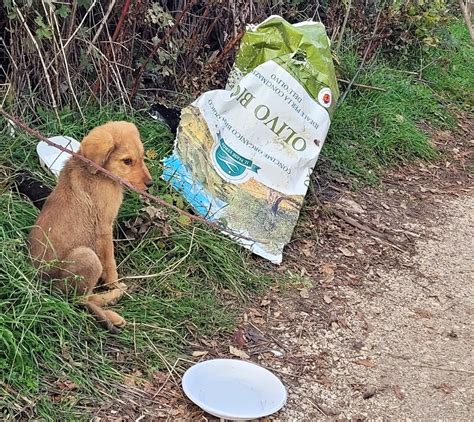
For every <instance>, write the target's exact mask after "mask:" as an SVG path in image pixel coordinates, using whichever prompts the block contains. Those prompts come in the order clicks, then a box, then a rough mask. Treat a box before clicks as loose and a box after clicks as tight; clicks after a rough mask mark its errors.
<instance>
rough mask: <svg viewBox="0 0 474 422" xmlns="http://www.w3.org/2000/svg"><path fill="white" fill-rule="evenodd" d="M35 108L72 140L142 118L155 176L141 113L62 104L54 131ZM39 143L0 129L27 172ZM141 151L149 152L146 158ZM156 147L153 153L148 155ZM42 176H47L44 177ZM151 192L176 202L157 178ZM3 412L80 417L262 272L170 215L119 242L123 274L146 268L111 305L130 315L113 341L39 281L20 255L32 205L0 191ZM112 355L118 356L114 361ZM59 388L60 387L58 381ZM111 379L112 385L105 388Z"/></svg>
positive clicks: (216, 318) (150, 137)
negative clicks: (78, 109)
mask: <svg viewBox="0 0 474 422" xmlns="http://www.w3.org/2000/svg"><path fill="white" fill-rule="evenodd" d="M40 113H42V115H41V118H42V124H38V123H36V125H35V126H37V127H38V129H39V130H40V131H42V132H43V133H45V134H48V135H52V134H57V133H64V134H67V135H70V136H73V137H75V138H77V139H80V138H81V136H82V135H83V134H84V133H85V132H86V131H87V130H88V129H90V128H92V127H94V126H96V125H98V124H100V123H103V122H105V121H107V120H109V119H121V118H127V119H128V120H133V121H135V123H136V124H137V125H138V126H139V128H140V131H141V134H142V137H143V139H144V143H145V149H146V150H147V151H151V150H153V151H154V152H155V153H156V157H155V158H153V159H148V166H149V168H150V170H151V173H152V174H153V175H154V178H155V180H157V181H158V180H159V175H160V173H161V168H160V167H161V164H160V159H161V158H162V157H163V156H164V155H166V154H167V153H168V152H169V151H170V148H171V145H172V143H171V137H170V134H169V133H168V131H167V130H166V128H165V127H163V126H162V125H160V124H159V123H157V122H155V121H154V120H152V119H151V118H149V117H148V116H146V115H145V114H142V113H136V114H135V115H134V116H130V115H126V114H124V113H122V112H120V111H118V112H117V111H110V110H108V111H107V110H102V111H97V110H87V126H84V125H83V124H82V123H81V120H80V119H78V118H77V117H78V116H77V115H75V113H74V112H72V111H69V110H64V111H63V112H62V114H61V122H62V127H61V128H60V127H58V125H57V122H56V121H55V119H54V118H52V116H50V115H49V114H48V113H44V112H42V111H41V110H40ZM35 145H36V140H34V139H31V138H29V137H27V136H24V135H23V134H18V135H17V136H16V137H14V138H11V137H10V136H9V135H7V134H6V133H3V134H2V135H1V136H0V151H2V153H1V154H2V155H1V157H0V163H8V166H9V170H10V171H14V170H15V169H22V168H28V169H32V170H33V171H35V172H36V173H37V174H38V176H39V175H43V176H42V177H44V173H43V172H41V170H40V168H39V165H38V163H37V158H36V155H35ZM149 155H150V154H149ZM154 155H155V154H151V156H153V157H154ZM44 179H45V182H46V183H50V184H53V180H51V179H50V178H48V177H44ZM155 193H157V194H160V195H162V196H164V197H167V198H169V200H170V201H171V200H173V201H175V202H177V203H179V199H178V198H177V197H176V196H175V195H173V194H171V193H170V191H169V190H168V187H167V186H166V184H165V183H163V182H158V183H157V186H156V187H155ZM143 206H144V204H143V203H142V202H141V201H140V200H138V198H137V197H136V196H135V195H131V194H128V195H127V196H126V200H125V203H124V206H123V208H122V210H121V213H120V217H119V221H120V222H123V221H125V220H127V219H132V220H133V217H136V216H137V215H138V214H139V212H140V209H141V208H142V207H143ZM0 210H1V211H0V242H1V247H0V254H1V255H0V256H1V260H2V267H1V269H0V345H1V346H0V380H2V381H0V412H3V413H0V419H2V420H3V419H6V418H7V417H10V418H14V419H17V418H20V417H23V418H30V417H31V416H32V415H36V416H39V417H41V418H42V419H45V420H71V419H74V420H76V419H81V418H85V416H84V410H83V409H84V407H87V406H88V404H89V403H94V402H97V400H98V396H99V392H100V391H101V390H103V391H106V392H108V393H110V394H114V388H115V387H116V386H118V385H119V384H120V383H121V382H122V378H123V374H126V373H129V372H131V371H133V370H140V371H141V372H142V373H143V374H144V376H145V377H146V376H147V374H150V373H153V371H155V370H159V369H163V368H165V367H166V365H167V364H168V363H167V362H168V361H169V362H171V363H173V362H174V360H175V359H176V358H177V356H179V354H180V352H181V351H182V350H183V347H184V346H185V342H186V339H189V337H190V336H194V335H196V336H200V335H205V334H207V335H210V334H216V333H217V332H227V331H229V330H230V329H231V327H232V321H233V318H232V317H233V314H232V311H230V310H228V309H226V307H225V305H224V303H223V302H222V301H221V299H220V297H221V296H219V294H217V292H221V291H223V290H225V291H227V292H228V294H227V296H228V297H233V298H234V300H235V301H236V302H238V301H240V300H242V298H243V297H244V296H245V295H246V293H247V292H248V291H255V290H257V289H258V288H260V287H262V286H263V285H264V284H265V282H266V277H265V276H263V275H262V274H259V273H258V272H257V271H254V270H252V269H251V268H250V265H249V264H248V263H247V260H246V259H245V257H246V252H244V251H242V249H241V248H239V247H237V246H236V245H234V244H233V243H231V242H230V241H229V240H227V239H226V238H224V237H223V236H221V235H219V234H217V233H213V232H209V231H208V230H205V229H203V228H200V227H192V226H190V225H187V224H186V222H183V223H180V222H179V221H178V220H177V219H174V218H171V221H170V224H171V227H172V230H173V231H172V233H171V234H164V233H163V230H162V229H161V228H160V227H150V228H149V230H148V231H147V233H146V234H145V235H144V236H143V237H142V238H140V239H137V240H125V239H121V240H120V241H119V242H117V247H116V258H117V262H118V265H119V273H120V274H121V276H129V275H131V276H139V275H150V274H155V276H153V277H149V278H144V279H131V280H128V281H127V283H128V284H129V285H131V286H132V288H131V290H132V294H131V295H130V296H128V297H126V298H124V299H123V300H122V301H121V303H120V304H119V305H118V306H116V307H115V309H116V310H117V311H118V312H120V313H121V314H122V315H123V316H124V317H125V318H126V319H127V320H128V322H129V328H128V329H126V330H124V331H123V332H122V334H120V335H119V336H117V337H115V338H114V337H111V336H109V335H108V334H107V333H106V332H104V331H102V330H100V329H98V328H97V327H96V325H95V323H94V322H93V321H92V318H91V317H89V316H88V315H87V314H86V313H85V312H83V311H82V310H81V309H79V308H78V307H76V306H75V304H74V303H68V302H65V301H64V300H62V299H61V298H60V297H56V296H55V295H54V294H51V292H50V291H49V288H48V286H47V285H45V284H43V283H41V282H40V280H39V278H38V277H37V274H36V271H35V270H34V268H32V266H31V265H30V264H29V262H28V260H27V259H26V256H27V248H26V237H27V233H28V230H29V228H30V227H31V225H32V224H33V223H34V220H35V217H36V215H37V210H36V209H35V208H34V207H33V206H32V205H31V204H30V203H29V202H28V201H26V200H23V199H22V198H20V197H19V195H17V194H16V193H15V192H9V191H7V190H4V191H3V192H0ZM117 355H120V359H117ZM65 385H66V387H65ZM114 386H115V387H114Z"/></svg>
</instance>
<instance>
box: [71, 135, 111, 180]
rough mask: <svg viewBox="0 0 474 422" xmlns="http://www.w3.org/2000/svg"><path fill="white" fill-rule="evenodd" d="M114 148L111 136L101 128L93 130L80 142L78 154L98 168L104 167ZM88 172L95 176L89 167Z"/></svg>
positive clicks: (94, 171)
mask: <svg viewBox="0 0 474 422" xmlns="http://www.w3.org/2000/svg"><path fill="white" fill-rule="evenodd" d="M114 148H115V143H114V138H113V136H112V134H111V133H110V132H109V131H108V130H107V129H105V128H103V127H97V128H95V129H93V130H92V131H91V132H90V133H89V134H88V135H87V136H86V137H85V138H84V139H83V140H82V142H81V148H80V150H79V152H80V154H81V155H82V156H84V157H86V158H88V159H89V160H91V161H93V162H94V163H96V164H98V165H99V166H102V167H103V166H104V164H105V163H106V162H107V160H108V159H109V157H110V154H111V153H112V151H113V150H114ZM89 171H90V172H91V173H92V174H96V173H97V170H96V169H95V168H93V167H92V166H89Z"/></svg>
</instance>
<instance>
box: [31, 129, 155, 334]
mask: <svg viewBox="0 0 474 422" xmlns="http://www.w3.org/2000/svg"><path fill="white" fill-rule="evenodd" d="M79 153H80V154H81V155H83V156H84V157H86V158H88V159H90V160H92V161H94V162H95V163H97V164H99V165H100V166H103V167H104V168H106V169H107V170H109V171H110V172H112V173H114V174H116V175H117V176H120V177H123V178H124V179H126V180H128V181H129V182H130V183H131V184H132V185H133V186H135V187H137V188H138V189H145V188H146V187H147V186H150V185H151V184H152V179H151V176H150V173H149V171H148V169H147V168H146V166H145V163H144V161H143V154H144V151H143V145H142V143H141V141H140V135H139V133H138V129H137V128H136V126H135V125H133V124H132V123H127V122H109V123H107V124H105V125H103V126H99V127H97V128H95V129H93V130H92V131H91V132H90V133H89V134H88V135H87V136H86V137H85V138H84V139H83V140H82V142H81V148H80V151H79ZM122 199H123V192H122V186H121V185H120V184H119V183H117V182H115V181H114V180H111V179H110V178H108V177H107V176H105V175H104V174H102V173H100V172H97V170H96V169H94V168H92V167H91V166H89V165H87V164H85V163H84V162H82V161H80V160H79V159H78V158H74V157H71V158H70V159H69V160H68V161H67V163H66V165H65V166H64V168H63V169H62V171H61V173H60V175H59V180H58V184H57V186H56V188H55V189H54V190H53V192H52V193H51V195H50V196H49V198H48V199H47V201H46V203H45V205H44V207H43V209H42V210H41V213H40V215H39V216H38V219H37V220H36V224H35V227H34V228H33V229H32V230H31V232H30V236H29V242H30V253H31V256H32V259H33V263H34V265H35V266H36V267H40V270H41V273H42V275H43V276H46V277H47V278H49V279H60V281H57V282H55V287H57V288H59V289H60V290H61V291H63V292H64V293H65V294H68V293H70V292H75V293H76V294H77V295H79V296H82V302H83V303H84V305H85V306H86V307H87V309H89V311H90V312H92V313H93V314H94V315H95V317H96V318H97V320H98V321H99V322H101V323H103V324H104V325H105V326H106V327H107V328H108V329H109V330H110V331H112V332H114V333H116V332H118V331H119V330H118V329H117V328H116V327H123V326H124V325H125V320H124V319H123V318H122V317H121V316H120V315H118V314H117V313H115V312H113V311H111V310H104V309H102V307H103V306H106V305H110V304H114V303H116V302H117V301H118V300H119V299H120V297H121V296H122V295H123V293H124V291H125V285H124V284H123V283H118V281H117V280H118V275H117V268H116V264H115V258H114V246H113V242H112V228H113V223H114V220H115V218H116V217H117V213H118V210H119V208H120V205H121V203H122ZM99 279H101V281H103V282H104V284H105V285H106V286H107V287H108V288H109V289H111V290H110V291H109V292H106V293H102V294H92V291H93V289H94V287H95V286H96V285H97V282H98V280H99Z"/></svg>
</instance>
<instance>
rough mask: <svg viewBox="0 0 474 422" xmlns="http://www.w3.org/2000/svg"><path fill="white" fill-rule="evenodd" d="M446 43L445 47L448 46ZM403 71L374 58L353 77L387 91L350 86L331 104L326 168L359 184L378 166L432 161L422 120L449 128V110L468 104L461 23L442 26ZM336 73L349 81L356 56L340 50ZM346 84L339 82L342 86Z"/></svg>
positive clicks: (472, 78)
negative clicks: (435, 42)
mask: <svg viewBox="0 0 474 422" xmlns="http://www.w3.org/2000/svg"><path fill="white" fill-rule="evenodd" d="M448 45H449V47H448ZM416 58H417V60H416V61H415V60H412V61H411V62H410V66H409V69H408V70H409V71H410V70H411V71H414V70H416V71H419V69H420V68H423V66H426V67H425V68H424V70H423V72H422V74H421V77H422V79H423V81H421V82H420V81H419V80H418V79H419V76H418V75H413V74H411V73H407V69H406V67H405V68H399V67H397V64H396V63H388V62H385V61H383V60H378V61H376V62H375V63H372V64H370V65H368V66H367V67H365V68H364V70H363V71H362V72H361V73H360V75H359V77H358V78H357V82H358V83H361V84H366V85H369V86H374V87H378V88H382V89H384V90H385V92H381V91H378V90H369V89H357V88H355V89H352V90H351V91H350V92H349V94H348V96H347V97H346V99H345V101H344V102H343V103H342V105H341V106H340V107H339V108H338V109H337V112H336V113H335V117H334V120H333V122H332V125H331V130H330V134H329V136H328V139H327V140H326V144H325V148H324V149H323V151H322V158H323V160H327V161H329V163H330V165H331V168H332V170H335V171H338V172H340V173H342V174H345V175H349V176H351V178H353V179H354V180H355V181H359V182H361V183H377V181H378V174H379V172H380V170H381V169H383V168H385V167H387V166H390V165H394V164H399V163H403V162H405V161H410V160H415V159H434V158H436V157H437V155H438V152H437V151H436V149H435V148H434V146H433V145H432V144H431V143H430V140H429V135H428V134H427V133H425V132H423V130H422V129H421V127H420V126H419V124H420V122H422V121H424V122H427V123H429V124H430V125H431V126H432V127H434V128H439V129H447V128H452V127H453V126H454V124H455V118H454V117H453V109H458V110H459V109H467V110H469V109H470V110H472V108H473V105H474V93H473V89H472V87H473V86H474V48H473V47H472V44H471V43H470V39H469V35H468V33H467V30H466V29H465V28H464V27H463V24H462V23H458V22H455V23H454V24H453V25H452V26H450V27H449V29H448V30H447V34H445V37H444V38H443V41H442V44H441V45H440V46H439V47H438V48H436V49H430V50H427V51H426V52H425V51H423V52H422V53H420V54H419V55H417V56H416ZM340 59H341V65H340V69H339V70H340V73H341V74H342V76H343V77H344V78H345V79H348V80H350V79H351V78H352V77H353V75H354V74H355V72H356V70H357V68H358V66H359V60H358V58H357V56H355V55H354V53H353V51H352V50H351V49H347V50H345V51H342V53H341V58H340ZM341 88H342V89H345V86H341Z"/></svg>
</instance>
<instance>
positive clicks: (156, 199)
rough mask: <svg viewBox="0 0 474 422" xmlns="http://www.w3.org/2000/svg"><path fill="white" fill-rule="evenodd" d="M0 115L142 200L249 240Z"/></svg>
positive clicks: (11, 117) (12, 117)
mask: <svg viewBox="0 0 474 422" xmlns="http://www.w3.org/2000/svg"><path fill="white" fill-rule="evenodd" d="M0 114H3V116H4V117H5V118H7V119H8V120H10V121H11V122H12V123H14V124H15V125H17V126H18V127H19V128H21V129H23V130H24V131H25V132H27V133H29V134H30V135H32V136H34V137H35V138H37V139H39V140H41V141H43V142H46V143H47V144H48V145H50V146H52V147H54V148H57V149H58V150H60V151H62V152H65V153H67V154H70V155H72V156H73V157H75V158H77V159H78V160H80V161H82V162H84V163H86V164H88V165H89V166H91V167H93V168H94V169H96V170H98V171H99V172H100V173H102V174H104V175H105V176H107V177H108V178H109V179H112V180H115V181H116V182H117V183H120V184H121V185H122V186H125V187H127V188H128V189H129V190H131V191H133V192H136V193H138V194H139V195H140V196H142V197H143V198H146V199H148V200H150V201H152V202H155V203H157V204H158V205H160V206H162V207H165V208H168V209H171V210H173V211H175V212H176V213H178V214H180V215H182V216H185V217H187V218H189V219H190V220H191V221H195V222H198V223H201V224H204V225H206V226H208V227H210V228H212V229H214V230H218V231H223V232H225V233H227V234H228V235H230V236H231V237H232V238H234V239H236V238H238V239H243V240H251V239H249V238H247V237H245V236H242V235H240V234H238V233H234V232H232V231H231V230H229V229H226V228H225V227H223V226H221V225H219V224H216V223H214V222H212V221H209V220H206V219H205V218H204V217H201V216H199V215H195V214H190V213H189V212H187V211H184V210H182V209H180V208H178V207H176V206H174V205H171V204H169V203H168V202H166V201H165V200H163V199H161V198H160V197H158V196H155V195H151V194H149V193H148V192H146V191H144V190H140V189H137V188H135V187H134V186H133V185H132V184H130V182H128V181H127V180H125V179H123V178H122V177H120V176H117V175H115V174H113V173H111V172H110V171H108V170H107V169H105V168H103V167H101V166H99V165H98V164H96V163H94V162H93V161H91V160H89V159H88V158H86V157H84V156H82V155H81V154H78V153H76V152H73V151H71V150H69V149H67V148H64V147H63V146H61V145H58V144H56V143H55V142H52V141H50V140H49V139H48V138H46V137H45V136H44V135H42V134H41V133H39V132H38V131H36V130H34V129H31V128H30V127H28V126H27V125H26V124H25V123H24V122H23V121H22V120H20V119H18V118H17V117H14V116H12V115H10V114H9V113H7V112H6V111H5V110H4V109H3V108H0Z"/></svg>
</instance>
